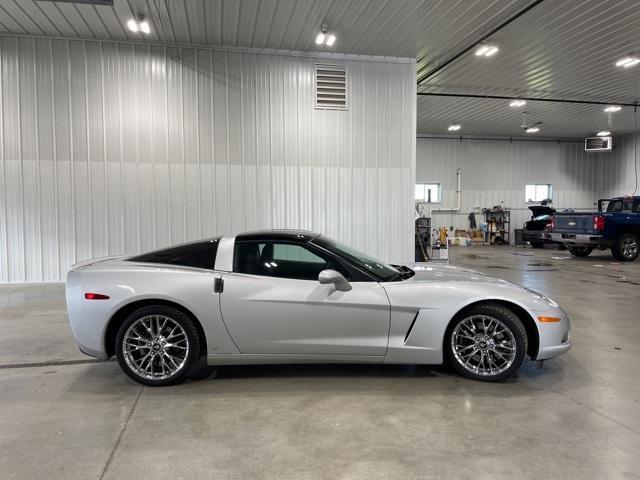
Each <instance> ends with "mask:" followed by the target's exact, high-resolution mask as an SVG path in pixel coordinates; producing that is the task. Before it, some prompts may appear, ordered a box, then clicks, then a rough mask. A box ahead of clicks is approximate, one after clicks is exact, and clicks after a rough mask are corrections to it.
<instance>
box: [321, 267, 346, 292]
mask: <svg viewBox="0 0 640 480" xmlns="http://www.w3.org/2000/svg"><path fill="white" fill-rule="evenodd" d="M318 282H320V283H322V284H323V285H324V284H328V283H332V284H333V286H334V287H335V288H336V290H340V291H341V292H348V291H349V290H351V288H352V287H351V284H350V283H349V282H348V281H347V279H346V278H344V277H343V276H342V274H341V273H340V272H336V271H335V270H323V271H321V272H320V274H319V275H318Z"/></svg>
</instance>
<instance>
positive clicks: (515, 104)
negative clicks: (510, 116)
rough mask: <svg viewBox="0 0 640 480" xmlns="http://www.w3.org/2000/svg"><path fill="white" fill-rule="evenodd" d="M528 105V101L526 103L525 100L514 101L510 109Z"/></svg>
mask: <svg viewBox="0 0 640 480" xmlns="http://www.w3.org/2000/svg"><path fill="white" fill-rule="evenodd" d="M526 104H527V102H526V101H524V100H513V101H512V102H511V103H510V104H509V106H510V107H522V106H524V105H526Z"/></svg>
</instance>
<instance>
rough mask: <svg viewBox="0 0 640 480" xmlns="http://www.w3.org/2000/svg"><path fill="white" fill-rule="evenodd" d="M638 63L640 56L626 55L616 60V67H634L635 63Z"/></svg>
mask: <svg viewBox="0 0 640 480" xmlns="http://www.w3.org/2000/svg"><path fill="white" fill-rule="evenodd" d="M638 63H640V58H637V57H624V58H621V59H620V60H618V61H617V62H616V67H624V68H629V67H633V66H634V65H637V64H638Z"/></svg>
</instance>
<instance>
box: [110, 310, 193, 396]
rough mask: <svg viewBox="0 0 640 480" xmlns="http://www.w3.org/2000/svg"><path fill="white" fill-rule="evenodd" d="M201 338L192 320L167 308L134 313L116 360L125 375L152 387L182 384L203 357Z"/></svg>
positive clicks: (124, 330)
mask: <svg viewBox="0 0 640 480" xmlns="http://www.w3.org/2000/svg"><path fill="white" fill-rule="evenodd" d="M200 345H201V342H200V338H199V335H198V330H197V328H196V326H195V325H194V323H193V321H192V320H191V318H189V316H188V315H186V314H185V313H184V312H182V311H181V310H178V309H176V308H173V307H169V306H166V305H149V306H146V307H142V308H139V309H138V310H136V311H134V312H133V313H131V314H130V315H129V316H128V317H127V318H126V319H125V321H124V322H123V324H122V325H121V326H120V329H119V331H118V335H117V337H116V357H117V358H118V363H119V364H120V367H121V368H122V370H124V372H125V373H126V374H127V375H128V376H129V377H131V378H132V379H134V380H135V381H136V382H138V383H142V384H143V385H149V386H165V385H174V384H176V383H180V382H182V381H183V380H184V379H185V378H186V377H187V375H188V374H189V372H190V371H191V369H192V367H193V366H194V364H195V363H196V362H197V361H198V359H199V357H200Z"/></svg>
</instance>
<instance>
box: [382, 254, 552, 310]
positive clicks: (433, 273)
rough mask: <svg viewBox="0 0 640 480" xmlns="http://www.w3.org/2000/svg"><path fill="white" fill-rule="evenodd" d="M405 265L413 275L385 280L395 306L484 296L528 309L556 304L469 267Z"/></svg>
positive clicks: (423, 305)
mask: <svg viewBox="0 0 640 480" xmlns="http://www.w3.org/2000/svg"><path fill="white" fill-rule="evenodd" d="M406 266H407V267H409V268H410V269H412V270H413V271H414V272H415V275H414V276H412V277H411V278H408V279H406V280H403V281H401V282H386V283H384V288H385V290H386V291H387V294H388V295H389V299H390V301H391V305H392V306H394V307H411V306H413V307H418V308H439V307H438V305H441V306H442V308H445V306H446V305H463V304H465V303H467V302H473V301H480V300H487V299H489V300H491V299H494V300H505V301H511V302H514V303H517V304H519V305H520V306H522V307H524V308H527V309H529V310H530V311H538V310H545V309H548V308H550V307H557V306H558V304H557V303H556V302H555V301H553V300H552V299H550V298H548V297H546V296H545V295H543V294H541V293H538V292H535V291H533V290H530V289H528V288H526V287H523V286H522V285H518V284H516V283H512V282H508V281H507V280H502V279H500V278H496V277H492V276H490V275H486V274H484V273H481V272H478V271H475V270H472V269H469V268H464V267H457V266H453V265H447V264H439V263H436V262H430V263H413V264H407V265H406ZM447 308H448V307H447Z"/></svg>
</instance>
